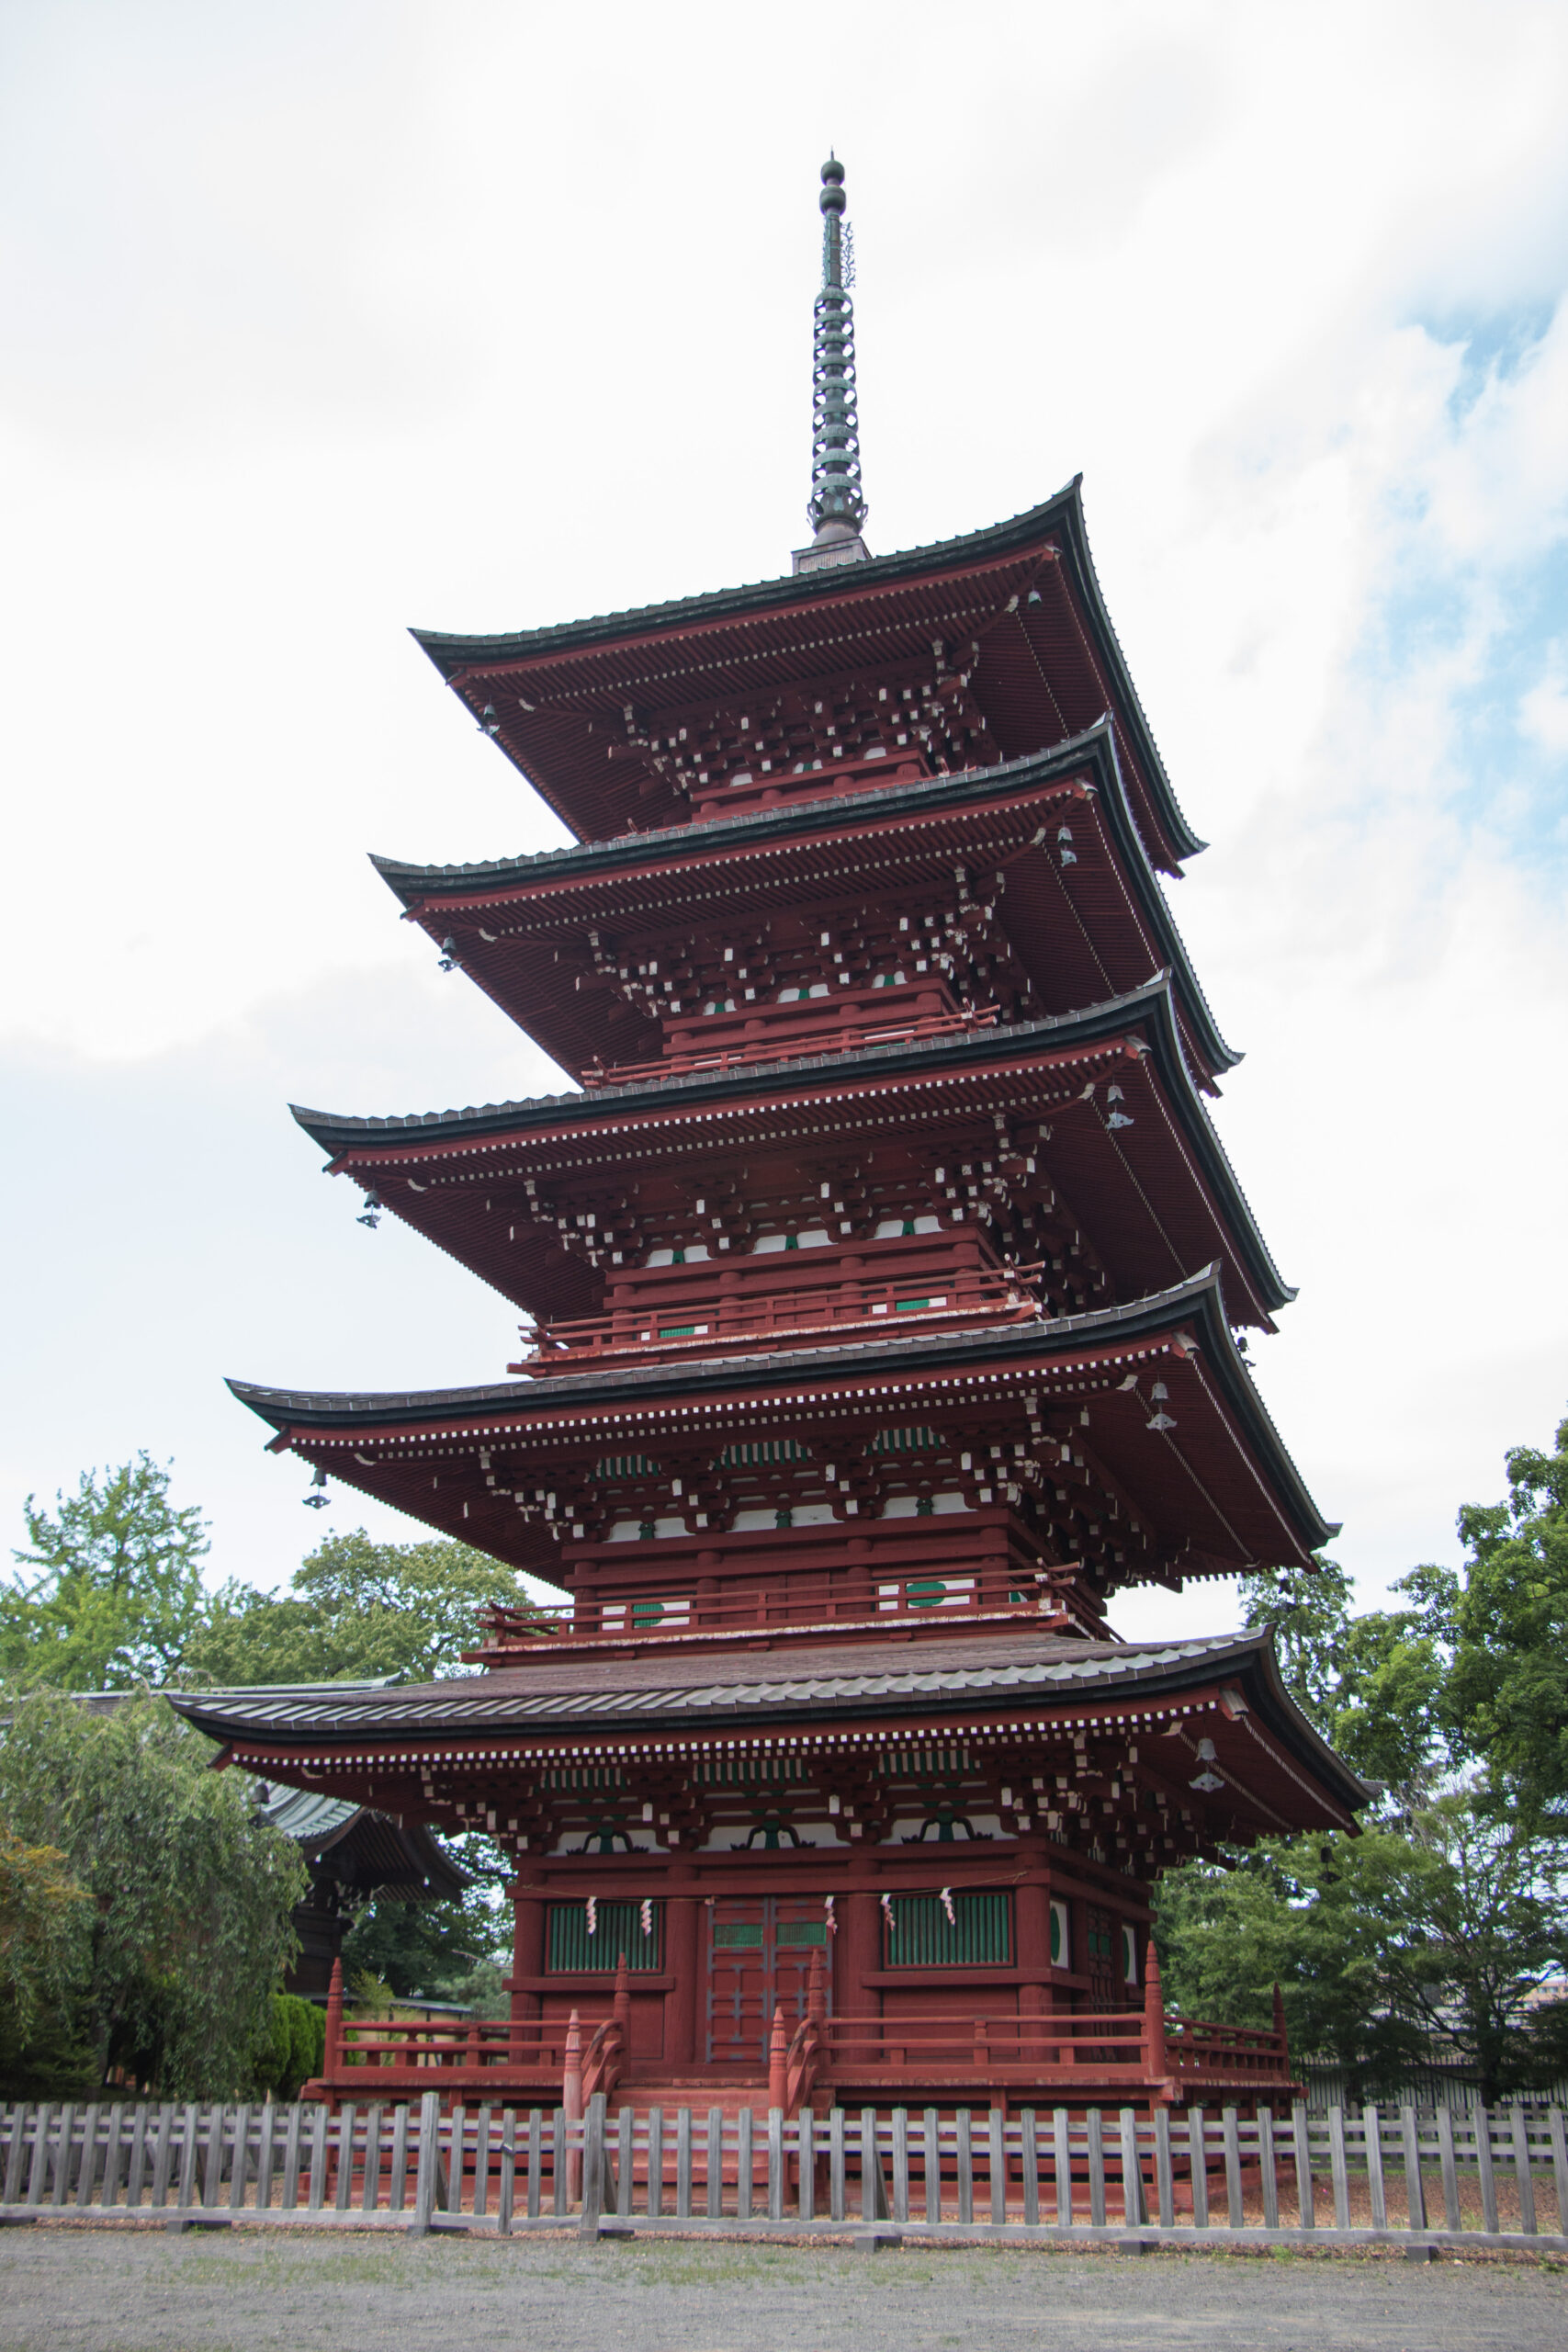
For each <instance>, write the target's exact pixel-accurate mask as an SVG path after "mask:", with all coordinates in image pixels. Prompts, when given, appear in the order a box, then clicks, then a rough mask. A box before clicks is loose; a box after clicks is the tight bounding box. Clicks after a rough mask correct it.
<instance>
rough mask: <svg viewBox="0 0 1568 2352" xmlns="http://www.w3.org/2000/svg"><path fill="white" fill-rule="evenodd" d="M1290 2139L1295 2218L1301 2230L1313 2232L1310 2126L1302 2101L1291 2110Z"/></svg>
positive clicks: (1313, 2200) (1314, 2209)
mask: <svg viewBox="0 0 1568 2352" xmlns="http://www.w3.org/2000/svg"><path fill="white" fill-rule="evenodd" d="M1291 2137H1292V2141H1293V2142H1294V2143H1295V2158H1296V2217H1297V2220H1298V2222H1299V2224H1300V2226H1301V2227H1302V2228H1303V2230H1315V2229H1316V2227H1317V2200H1316V2199H1315V2198H1314V2194H1313V2186H1312V2126H1311V2124H1310V2123H1309V2121H1308V2120H1307V2110H1306V2101H1305V2100H1304V2099H1297V2100H1296V2101H1295V2102H1294V2104H1293V2106H1292V2109H1291Z"/></svg>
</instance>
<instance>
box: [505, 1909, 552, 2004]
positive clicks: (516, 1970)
mask: <svg viewBox="0 0 1568 2352" xmlns="http://www.w3.org/2000/svg"><path fill="white" fill-rule="evenodd" d="M511 1893H512V1905H513V1920H512V1975H513V1983H516V1982H518V1981H519V1980H520V1979H522V1978H523V1977H525V1976H542V1975H543V1974H544V1973H545V1906H544V1905H543V1903H541V1902H540V1900H539V1898H538V1896H537V1895H536V1894H533V1893H532V1892H531V1891H530V1882H529V1881H527V1880H525V1879H514V1880H513V1883H512V1889H511ZM539 2008H540V1996H539V1995H538V1994H537V1993H534V1992H514V1993H513V1996H512V2022H513V2025H521V2024H522V2022H523V2020H524V2018H536V2017H537V2016H538V2015H539Z"/></svg>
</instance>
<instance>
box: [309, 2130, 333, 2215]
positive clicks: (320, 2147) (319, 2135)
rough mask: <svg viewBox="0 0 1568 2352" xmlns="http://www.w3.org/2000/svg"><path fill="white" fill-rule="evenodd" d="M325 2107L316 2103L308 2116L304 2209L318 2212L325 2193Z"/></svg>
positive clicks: (320, 2209)
mask: <svg viewBox="0 0 1568 2352" xmlns="http://www.w3.org/2000/svg"><path fill="white" fill-rule="evenodd" d="M327 2124H329V2117H327V2108H324V2105H317V2108H315V2114H312V2117H310V2176H308V2185H306V2211H308V2213H320V2211H322V2199H324V2194H327Z"/></svg>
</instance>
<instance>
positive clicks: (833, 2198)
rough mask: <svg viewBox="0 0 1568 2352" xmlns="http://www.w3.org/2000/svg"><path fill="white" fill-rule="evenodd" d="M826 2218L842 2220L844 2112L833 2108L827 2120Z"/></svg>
mask: <svg viewBox="0 0 1568 2352" xmlns="http://www.w3.org/2000/svg"><path fill="white" fill-rule="evenodd" d="M828 2216H829V2220H830V2221H834V2222H841V2221H842V2220H843V2219H844V2110H843V2109H842V2108H841V2107H836V2108H834V2109H833V2111H832V2113H831V2114H830V2115H829V2118H828Z"/></svg>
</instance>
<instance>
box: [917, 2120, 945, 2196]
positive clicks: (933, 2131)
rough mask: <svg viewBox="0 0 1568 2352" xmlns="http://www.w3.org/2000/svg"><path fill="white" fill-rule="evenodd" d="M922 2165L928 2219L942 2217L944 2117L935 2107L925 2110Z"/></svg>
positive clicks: (922, 2135) (921, 2153) (921, 2144)
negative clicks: (941, 2116) (942, 2117)
mask: <svg viewBox="0 0 1568 2352" xmlns="http://www.w3.org/2000/svg"><path fill="white" fill-rule="evenodd" d="M920 2165H921V2167H922V2171H923V2174H924V2177H925V2184H926V2219H927V2221H928V2222H940V2221H941V2219H942V2119H941V2118H940V2116H939V2115H938V2113H937V2111H936V2109H935V2108H934V2107H928V2108H927V2109H926V2111H925V2123H924V2128H923V2129H922V2131H921V2133H920Z"/></svg>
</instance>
